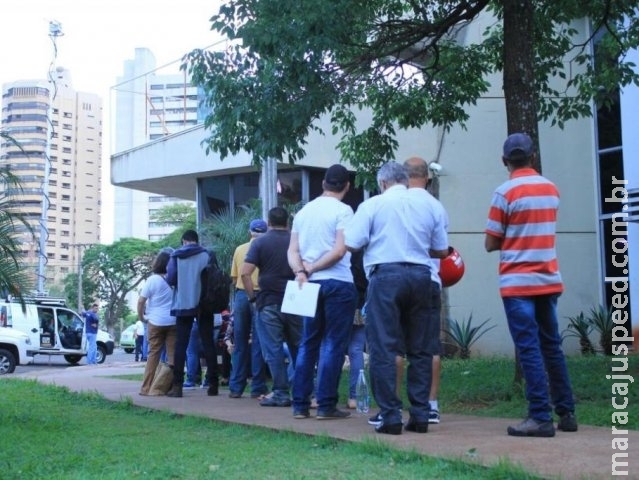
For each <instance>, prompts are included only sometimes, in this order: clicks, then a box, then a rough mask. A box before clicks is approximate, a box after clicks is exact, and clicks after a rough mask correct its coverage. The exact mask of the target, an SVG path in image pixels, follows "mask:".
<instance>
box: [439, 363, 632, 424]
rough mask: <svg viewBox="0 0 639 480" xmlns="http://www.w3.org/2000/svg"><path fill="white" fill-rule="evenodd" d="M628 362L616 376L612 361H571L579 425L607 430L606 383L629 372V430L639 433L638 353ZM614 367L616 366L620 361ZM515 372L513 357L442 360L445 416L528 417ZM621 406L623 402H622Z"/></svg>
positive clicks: (608, 395)
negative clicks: (608, 376)
mask: <svg viewBox="0 0 639 480" xmlns="http://www.w3.org/2000/svg"><path fill="white" fill-rule="evenodd" d="M627 358H628V369H627V371H626V372H612V371H611V360H612V359H611V357H605V356H603V355H597V356H581V355H580V356H570V357H567V362H568V371H569V373H570V379H571V382H572V386H573V394H574V397H575V400H576V403H577V409H576V414H577V419H578V421H579V423H582V424H585V425H596V426H607V427H609V426H610V425H611V414H612V412H613V411H614V409H613V407H612V403H611V397H612V384H613V382H612V381H611V380H608V379H606V375H610V374H616V375H619V374H622V375H623V374H628V375H632V376H633V377H634V379H635V382H634V383H632V384H629V385H628V387H629V394H628V408H627V411H628V414H629V423H628V425H627V427H628V428H630V429H633V430H637V429H639V385H638V384H639V355H631V356H629V357H627ZM614 365H615V366H618V365H619V362H614ZM514 372H515V366H514V360H513V359H510V358H495V357H491V358H473V359H470V360H458V359H447V358H445V359H443V360H442V375H441V387H440V394H439V404H440V409H441V411H442V416H444V415H445V414H446V413H447V412H448V413H463V414H473V415H482V416H491V417H505V418H508V417H513V418H519V417H521V418H523V417H525V416H526V414H527V410H526V408H527V407H526V405H527V404H526V400H525V398H524V391H523V384H522V385H518V384H517V385H515V384H513V378H514ZM626 383H628V382H627V381H626ZM618 403H622V401H621V398H620V399H619V401H618ZM444 420H445V419H444Z"/></svg>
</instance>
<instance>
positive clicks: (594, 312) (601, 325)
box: [589, 305, 615, 356]
mask: <svg viewBox="0 0 639 480" xmlns="http://www.w3.org/2000/svg"><path fill="white" fill-rule="evenodd" d="M589 319H590V323H591V324H592V326H593V328H594V329H595V330H596V331H597V332H598V333H599V346H600V347H601V349H602V350H603V352H604V354H605V355H608V356H610V355H612V329H613V327H614V326H615V324H614V322H613V321H612V310H610V309H608V308H607V307H605V306H603V305H599V306H597V307H592V308H591V309H590V317H589Z"/></svg>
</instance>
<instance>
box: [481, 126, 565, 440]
mask: <svg viewBox="0 0 639 480" xmlns="http://www.w3.org/2000/svg"><path fill="white" fill-rule="evenodd" d="M534 158H535V151H534V145H533V141H532V139H531V138H530V137H529V136H528V135H526V134H525V133H514V134H512V135H510V136H509V137H508V138H507V139H506V141H505V142H504V149H503V156H502V162H503V163H504V166H505V167H506V168H507V169H508V172H509V173H510V179H509V180H508V181H506V182H505V183H503V184H502V185H500V186H499V187H498V188H497V190H495V193H494V194H493V198H492V201H491V204H490V211H489V213H488V224H487V226H486V239H485V246H486V251H488V252H492V251H494V250H499V251H500V255H499V291H500V294H501V297H502V300H503V303H504V309H505V311H506V318H507V319H508V328H509V329H510V334H511V336H512V338H513V342H514V343H515V348H516V349H517V352H518V353H519V360H520V364H521V369H522V371H523V373H524V378H525V379H526V400H528V418H526V419H525V420H524V421H523V422H521V423H520V424H518V425H515V426H511V427H508V430H507V432H508V435H512V436H516V437H553V436H554V435H555V427H554V425H553V423H552V407H551V401H550V400H551V399H550V398H549V396H548V386H550V393H551V396H552V405H554V408H555V412H556V413H557V415H558V416H559V423H558V425H557V428H558V429H559V430H563V431H565V432H576V431H577V419H576V418H575V414H574V412H575V402H574V400H573V396H572V387H571V385H570V378H569V376H568V369H567V368H566V360H565V358H564V354H563V351H562V349H561V335H560V334H559V327H558V324H557V299H558V298H559V295H560V294H561V292H562V291H563V283H562V280H561V275H560V273H559V267H558V265H557V254H556V252H555V229H556V222H557V211H558V209H559V191H558V190H557V187H556V186H555V185H554V184H553V183H552V182H550V180H547V179H546V178H544V177H542V176H541V175H539V174H538V173H537V172H536V171H535V170H534V169H533V168H532V164H533V160H534ZM546 372H547V373H546Z"/></svg>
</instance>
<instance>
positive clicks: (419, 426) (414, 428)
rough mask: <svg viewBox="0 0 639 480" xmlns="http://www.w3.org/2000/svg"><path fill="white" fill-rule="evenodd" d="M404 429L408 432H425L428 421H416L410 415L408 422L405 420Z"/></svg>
mask: <svg viewBox="0 0 639 480" xmlns="http://www.w3.org/2000/svg"><path fill="white" fill-rule="evenodd" d="M404 429H405V430H406V431H408V432H415V433H427V432H428V422H418V421H416V420H415V419H414V418H412V417H411V418H409V419H408V422H406V426H404Z"/></svg>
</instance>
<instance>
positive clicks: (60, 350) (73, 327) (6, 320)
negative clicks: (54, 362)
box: [0, 297, 114, 365]
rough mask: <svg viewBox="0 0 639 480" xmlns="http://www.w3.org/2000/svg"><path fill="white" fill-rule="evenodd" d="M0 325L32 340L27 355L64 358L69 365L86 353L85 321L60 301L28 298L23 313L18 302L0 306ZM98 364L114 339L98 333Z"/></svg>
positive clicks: (47, 298) (57, 299)
mask: <svg viewBox="0 0 639 480" xmlns="http://www.w3.org/2000/svg"><path fill="white" fill-rule="evenodd" d="M0 326H6V327H11V328H13V329H14V330H18V331H20V332H24V333H26V334H27V335H29V338H30V339H31V347H30V349H29V350H28V351H27V355H29V356H34V355H63V356H64V359H65V360H66V361H67V362H69V363H70V364H72V365H75V364H77V363H78V362H79V361H80V360H81V359H82V357H84V356H86V354H87V339H86V333H85V330H84V320H83V319H82V317H80V315H78V314H77V313H76V312H75V311H73V310H71V309H70V308H68V307H67V306H66V302H65V301H64V299H61V298H51V297H35V298H29V299H27V304H26V310H25V311H23V310H22V305H20V303H18V302H17V301H11V300H3V301H2V303H0ZM97 344H98V358H97V360H98V363H103V362H104V360H105V359H106V356H107V355H111V354H112V353H113V346H114V341H113V337H112V336H111V335H109V333H108V332H105V331H104V330H98V335H97Z"/></svg>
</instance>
